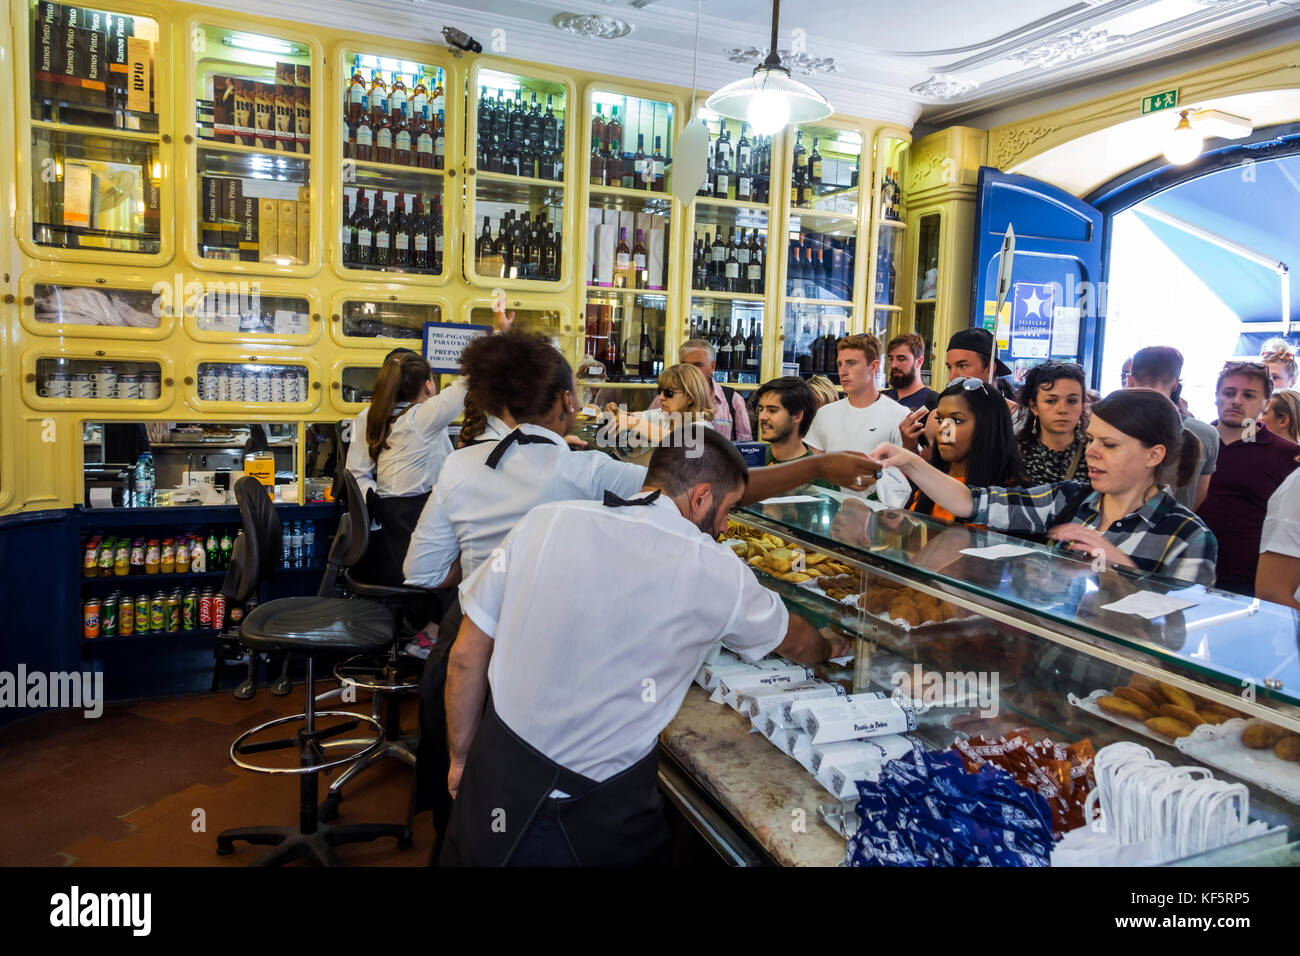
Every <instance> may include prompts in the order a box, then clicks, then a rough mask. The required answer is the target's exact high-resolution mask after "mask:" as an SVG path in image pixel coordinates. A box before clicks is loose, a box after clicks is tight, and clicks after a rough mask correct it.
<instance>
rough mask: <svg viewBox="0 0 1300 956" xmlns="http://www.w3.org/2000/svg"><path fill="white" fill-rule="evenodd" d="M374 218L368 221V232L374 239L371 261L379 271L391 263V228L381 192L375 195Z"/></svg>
mask: <svg viewBox="0 0 1300 956" xmlns="http://www.w3.org/2000/svg"><path fill="white" fill-rule="evenodd" d="M375 207H376V209H375V216H374V218H373V219H372V220H371V221H370V232H371V234H372V235H373V237H374V240H373V241H374V246H373V249H374V251H373V253H372V254H371V261H372V262H373V264H374V265H375V266H376V267H377V268H380V269H386V268H388V266H390V265H391V264H392V261H393V232H392V229H393V226H392V223H391V222H390V221H389V219H388V202H387V200H385V199H384V194H383V193H382V192H379V193H376V194H375Z"/></svg>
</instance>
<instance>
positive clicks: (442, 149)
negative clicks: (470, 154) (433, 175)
mask: <svg viewBox="0 0 1300 956" xmlns="http://www.w3.org/2000/svg"><path fill="white" fill-rule="evenodd" d="M427 108H428V107H426V109H427ZM446 127H447V123H446V119H445V117H444V116H443V112H442V110H438V112H437V113H435V114H434V117H433V168H434V169H442V168H443V167H444V166H445V165H446V164H447V128H446Z"/></svg>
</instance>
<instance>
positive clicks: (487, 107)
mask: <svg viewBox="0 0 1300 956" xmlns="http://www.w3.org/2000/svg"><path fill="white" fill-rule="evenodd" d="M495 113H496V109H495V103H494V101H493V99H492V98H491V97H490V96H488V91H487V87H486V86H480V87H479V89H478V124H477V125H478V144H479V149H484V148H486V146H487V144H488V143H489V142H491V140H492V121H493V119H494V118H495Z"/></svg>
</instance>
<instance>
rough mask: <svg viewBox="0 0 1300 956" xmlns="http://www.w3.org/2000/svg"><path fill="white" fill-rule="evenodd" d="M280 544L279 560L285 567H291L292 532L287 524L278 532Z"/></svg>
mask: <svg viewBox="0 0 1300 956" xmlns="http://www.w3.org/2000/svg"><path fill="white" fill-rule="evenodd" d="M280 546H281V548H282V549H283V553H282V554H281V556H280V562H281V564H283V565H284V567H286V568H291V567H293V532H292V531H291V530H290V529H289V526H288V525H284V527H283V530H282V531H281V534H280Z"/></svg>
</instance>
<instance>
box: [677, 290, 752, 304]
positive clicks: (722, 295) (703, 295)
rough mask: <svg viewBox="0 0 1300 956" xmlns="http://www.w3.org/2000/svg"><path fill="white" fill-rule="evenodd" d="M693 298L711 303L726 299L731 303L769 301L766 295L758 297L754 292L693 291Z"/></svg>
mask: <svg viewBox="0 0 1300 956" xmlns="http://www.w3.org/2000/svg"><path fill="white" fill-rule="evenodd" d="M691 298H692V299H708V300H710V301H717V300H719V299H726V300H729V301H732V300H734V301H736V302H759V303H762V302H766V301H767V295H766V294H763V295H756V294H754V293H752V292H708V291H705V290H704V289H692V290H691Z"/></svg>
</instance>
